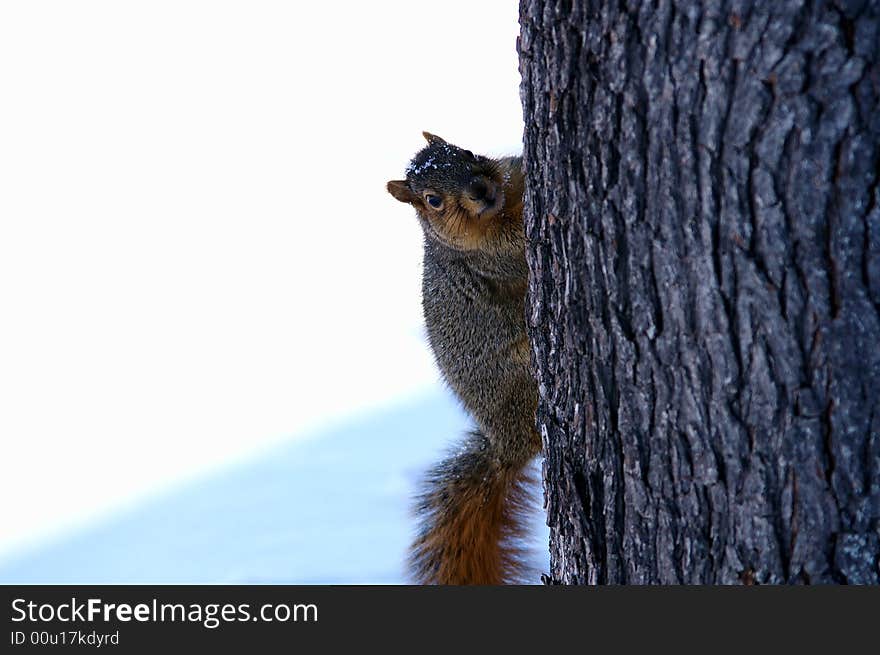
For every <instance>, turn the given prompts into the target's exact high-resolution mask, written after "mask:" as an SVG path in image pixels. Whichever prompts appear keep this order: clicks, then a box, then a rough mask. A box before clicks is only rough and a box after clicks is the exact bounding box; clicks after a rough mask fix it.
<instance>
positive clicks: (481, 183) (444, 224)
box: [387, 132, 523, 252]
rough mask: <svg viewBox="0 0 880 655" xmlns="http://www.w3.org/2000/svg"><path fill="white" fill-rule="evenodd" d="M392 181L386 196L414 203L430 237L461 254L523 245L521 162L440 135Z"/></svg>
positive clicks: (429, 137)
mask: <svg viewBox="0 0 880 655" xmlns="http://www.w3.org/2000/svg"><path fill="white" fill-rule="evenodd" d="M422 135H423V136H424V137H425V139H426V140H427V142H428V145H427V146H425V148H423V149H422V150H420V151H419V152H418V153H416V155H415V157H413V159H412V161H411V162H410V164H409V166H408V167H407V169H406V179H405V180H392V181H390V182H388V185H387V189H388V193H390V194H391V195H392V196H394V197H395V198H397V199H398V200H399V201H400V202H405V203H409V204H410V205H412V206H413V207H414V208H415V210H416V213H417V214H418V216H419V219H420V221H421V223H422V226H423V228H424V230H425V234H426V235H428V237H430V238H433V239H436V240H438V241H440V242H442V243H444V244H445V245H447V246H449V247H451V248H454V249H456V250H462V251H473V250H478V251H484V252H496V251H498V250H501V249H504V248H509V247H511V246H514V247H515V246H516V245H518V244H521V242H522V238H521V237H520V238H519V239H517V238H516V237H517V235H518V234H520V235H521V233H522V229H523V228H522V219H521V216H522V171H521V170H519V163H518V162H519V160H516V162H517V163H516V164H515V165H513V164H512V163H511V162H512V161H513V160H509V159H505V160H498V159H491V158H489V157H484V156H482V155H475V154H474V153H472V152H471V151H470V150H465V149H464V148H460V147H458V146H456V145H453V144H451V143H447V142H446V141H444V140H443V139H441V138H440V137H439V136H435V135H433V134H430V133H429V132H422Z"/></svg>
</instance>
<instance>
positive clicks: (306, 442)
mask: <svg viewBox="0 0 880 655" xmlns="http://www.w3.org/2000/svg"><path fill="white" fill-rule="evenodd" d="M467 427H468V421H467V419H466V417H465V416H463V415H462V413H461V412H460V411H459V409H458V408H457V407H456V405H455V404H454V402H453V400H452V399H451V398H450V396H449V394H448V393H447V392H445V391H444V390H440V389H435V390H433V391H431V392H428V393H426V394H423V395H422V396H421V397H420V398H418V399H414V400H412V401H409V402H407V403H404V404H402V405H400V406H397V407H395V408H393V409H391V410H388V411H384V412H378V413H373V414H371V415H367V416H364V417H361V418H359V419H356V420H350V421H349V422H347V423H346V424H345V425H342V426H339V427H337V428H335V429H333V430H330V431H327V432H323V433H313V434H311V435H307V436H306V437H305V438H300V439H296V440H293V441H290V442H288V443H284V444H281V445H278V446H276V447H274V448H272V449H270V450H268V451H267V452H265V453H263V454H262V455H260V456H258V457H255V458H252V459H250V460H247V461H243V462H240V463H239V464H236V465H235V466H231V467H229V468H227V469H225V470H223V471H219V472H217V473H215V474H213V475H210V476H206V477H203V478H201V479H197V480H195V481H192V482H189V483H186V484H184V485H181V486H179V487H177V488H176V489H173V490H170V491H167V492H166V493H164V494H162V495H159V496H155V497H152V498H150V499H148V500H146V501H144V502H142V503H139V504H137V505H135V506H133V507H131V508H130V509H128V510H126V511H122V512H119V513H117V514H116V515H114V516H111V517H108V518H106V519H104V520H101V521H97V522H95V523H93V524H92V525H89V526H86V527H83V528H80V529H77V530H73V531H71V532H70V533H69V534H67V535H64V536H61V537H59V538H57V539H55V540H53V541H51V542H50V543H47V544H44V545H42V546H40V547H37V548H32V549H29V550H28V552H19V553H18V554H14V555H12V556H9V557H7V558H5V559H4V560H0V583H3V584H18V583H22V584H24V583H27V584H34V583H36V584H40V583H65V584H67V583H69V584H77V583H113V584H117V583H118V584H124V583H133V584H138V583H157V584H158V583H194V584H195V583H230V584H232V583H241V584H246V583H258V584H259V583H290V584H396V583H403V582H405V581H406V578H405V576H404V570H403V569H404V564H403V562H404V553H405V550H406V546H407V544H408V542H409V540H410V537H411V535H412V531H413V527H414V526H413V520H412V517H411V516H410V513H409V508H410V500H411V498H412V496H413V494H414V490H415V488H416V485H417V483H418V481H419V478H420V476H421V474H422V473H423V472H424V471H425V469H426V468H427V467H428V466H429V465H431V464H432V463H434V462H436V461H437V460H438V459H439V458H440V457H441V456H442V455H443V454H444V453H445V452H447V451H448V450H449V449H450V448H451V447H453V444H455V443H456V440H457V439H459V438H460V437H461V436H462V435H463V433H464V431H465V430H466V429H467ZM535 498H536V501H537V500H538V499H539V498H540V490H539V489H536V491H535ZM542 521H543V518H542V515H541V513H540V512H536V513H535V515H534V524H535V525H534V535H535V545H536V547H537V548H538V549H540V548H542V547H543V550H544V551H546V543H547V529H546V527H544V526H543V525H542ZM543 559H546V555H545V556H544V557H543ZM536 566H537V567H539V568H541V569H542V570H547V564H546V562H542V561H541V559H540V556H539V557H538V560H537V564H536ZM537 576H538V573H537V572H536V573H535V579H536V580H537Z"/></svg>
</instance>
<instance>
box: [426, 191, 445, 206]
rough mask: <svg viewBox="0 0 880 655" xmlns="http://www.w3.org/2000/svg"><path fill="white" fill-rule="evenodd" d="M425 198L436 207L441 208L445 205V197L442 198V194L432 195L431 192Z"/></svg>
mask: <svg viewBox="0 0 880 655" xmlns="http://www.w3.org/2000/svg"><path fill="white" fill-rule="evenodd" d="M425 200H426V201H427V203H428V204H429V205H431V207H433V208H434V209H440V207H441V206H442V205H443V198H441V197H440V196H435V195H432V194H430V193H429V194H427V195H426V196H425Z"/></svg>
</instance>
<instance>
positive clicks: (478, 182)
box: [467, 177, 489, 200]
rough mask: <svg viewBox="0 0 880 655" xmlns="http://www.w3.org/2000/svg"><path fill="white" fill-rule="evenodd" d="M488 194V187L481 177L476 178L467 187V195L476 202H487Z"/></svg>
mask: <svg viewBox="0 0 880 655" xmlns="http://www.w3.org/2000/svg"><path fill="white" fill-rule="evenodd" d="M488 193H489V187H488V185H487V184H486V182H485V181H484V180H483V179H482V178H479V177H475V178H474V179H473V180H471V183H470V184H469V185H468V187H467V194H468V195H469V196H470V197H471V198H473V199H474V200H485V199H486V196H487V195H488Z"/></svg>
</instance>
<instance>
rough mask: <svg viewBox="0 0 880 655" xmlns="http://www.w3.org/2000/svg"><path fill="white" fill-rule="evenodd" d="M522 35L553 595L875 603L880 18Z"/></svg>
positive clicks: (663, 8) (637, 7)
mask: <svg viewBox="0 0 880 655" xmlns="http://www.w3.org/2000/svg"><path fill="white" fill-rule="evenodd" d="M520 14H521V16H520V20H521V27H522V33H521V36H520V42H519V51H520V68H521V73H522V98H523V108H524V113H525V120H526V130H525V152H524V160H525V168H526V173H527V183H526V203H525V213H526V233H527V236H528V239H529V247H528V259H529V266H530V269H531V280H530V287H529V303H530V309H529V316H528V320H529V329H530V333H531V339H532V346H533V351H534V359H535V364H536V373H537V376H538V382H539V390H540V407H539V410H538V426H539V428H540V430H541V432H542V436H543V439H544V447H545V451H546V459H545V464H544V474H545V490H546V502H547V508H548V514H549V519H548V520H549V524H550V528H551V538H550V541H551V575H550V578H551V581H552V582H558V583H566V584H568V583H738V582H742V583H746V584H752V583H796V582H809V583H828V582H849V583H878V582H880V569H878V566H880V185H878V162H880V103H878V98H880V2H877V1H874V2H857V1H853V2H846V1H844V0H840V1H839V2H830V1H828V2H800V1H788V2H783V1H779V2H776V1H774V2H768V1H764V0H754V1H752V2H750V1H748V0H743V1H740V2H723V1H718V2H710V1H708V0H707V1H705V2H699V1H696V0H682V1H681V2H670V1H668V0H656V1H654V2H642V1H641V0H630V1H629V2H625V1H613V0H594V1H592V2H591V1H589V0H523V2H522V4H521V7H520Z"/></svg>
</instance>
